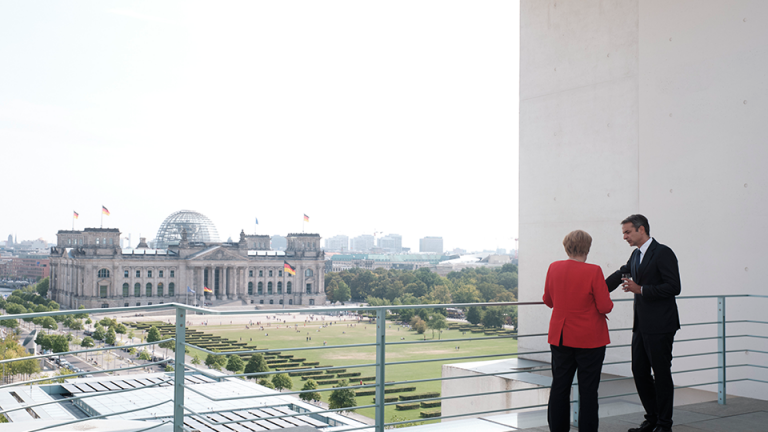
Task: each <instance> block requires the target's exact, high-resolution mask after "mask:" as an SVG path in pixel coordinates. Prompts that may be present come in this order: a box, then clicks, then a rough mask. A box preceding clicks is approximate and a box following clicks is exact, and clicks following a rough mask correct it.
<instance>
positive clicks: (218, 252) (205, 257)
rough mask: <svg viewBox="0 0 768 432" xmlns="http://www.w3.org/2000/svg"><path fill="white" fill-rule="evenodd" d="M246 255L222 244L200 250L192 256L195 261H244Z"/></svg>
mask: <svg viewBox="0 0 768 432" xmlns="http://www.w3.org/2000/svg"><path fill="white" fill-rule="evenodd" d="M245 259H246V257H244V256H242V255H240V254H238V253H235V252H232V251H230V250H227V249H226V248H224V247H222V246H214V247H212V248H208V249H206V250H203V251H200V252H199V253H197V254H196V255H195V256H193V257H190V260H193V261H198V260H202V261H243V260H245Z"/></svg>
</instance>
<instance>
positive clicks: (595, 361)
mask: <svg viewBox="0 0 768 432" xmlns="http://www.w3.org/2000/svg"><path fill="white" fill-rule="evenodd" d="M549 347H550V350H551V351H552V389H551V390H550V392H549V407H548V408H549V409H548V410H547V421H548V422H549V430H550V431H551V432H567V431H569V430H570V429H571V425H570V419H571V414H570V413H571V385H572V384H573V376H574V375H575V374H576V372H577V371H578V374H579V375H578V377H579V402H580V407H579V432H596V431H597V426H598V424H599V420H598V416H597V408H598V404H597V388H598V387H599V386H600V371H601V370H602V369H603V360H604V359H605V347H604V346H603V347H599V348H571V347H567V346H555V345H550V346H549Z"/></svg>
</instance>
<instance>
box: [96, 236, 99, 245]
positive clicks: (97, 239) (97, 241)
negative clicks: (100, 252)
mask: <svg viewBox="0 0 768 432" xmlns="http://www.w3.org/2000/svg"><path fill="white" fill-rule="evenodd" d="M96 244H97V245H98V244H99V238H98V237H96Z"/></svg>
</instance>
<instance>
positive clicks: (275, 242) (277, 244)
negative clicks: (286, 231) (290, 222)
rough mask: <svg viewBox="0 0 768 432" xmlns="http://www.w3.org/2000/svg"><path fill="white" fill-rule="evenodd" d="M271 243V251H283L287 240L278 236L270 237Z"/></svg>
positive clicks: (286, 245)
mask: <svg viewBox="0 0 768 432" xmlns="http://www.w3.org/2000/svg"><path fill="white" fill-rule="evenodd" d="M271 242H272V250H279V251H284V250H285V248H287V247H288V239H287V238H285V237H283V236H281V235H278V234H275V235H273V236H272V240H271Z"/></svg>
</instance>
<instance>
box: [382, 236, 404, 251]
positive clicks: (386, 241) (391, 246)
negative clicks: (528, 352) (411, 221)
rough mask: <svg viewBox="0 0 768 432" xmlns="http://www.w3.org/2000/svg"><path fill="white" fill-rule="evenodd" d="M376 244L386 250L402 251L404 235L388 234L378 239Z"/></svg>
mask: <svg viewBox="0 0 768 432" xmlns="http://www.w3.org/2000/svg"><path fill="white" fill-rule="evenodd" d="M376 246H378V247H379V248H380V249H382V250H383V251H385V252H392V253H400V252H401V251H402V250H403V236H401V235H400V234H387V235H385V236H384V237H382V238H380V239H378V240H377V241H376Z"/></svg>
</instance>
